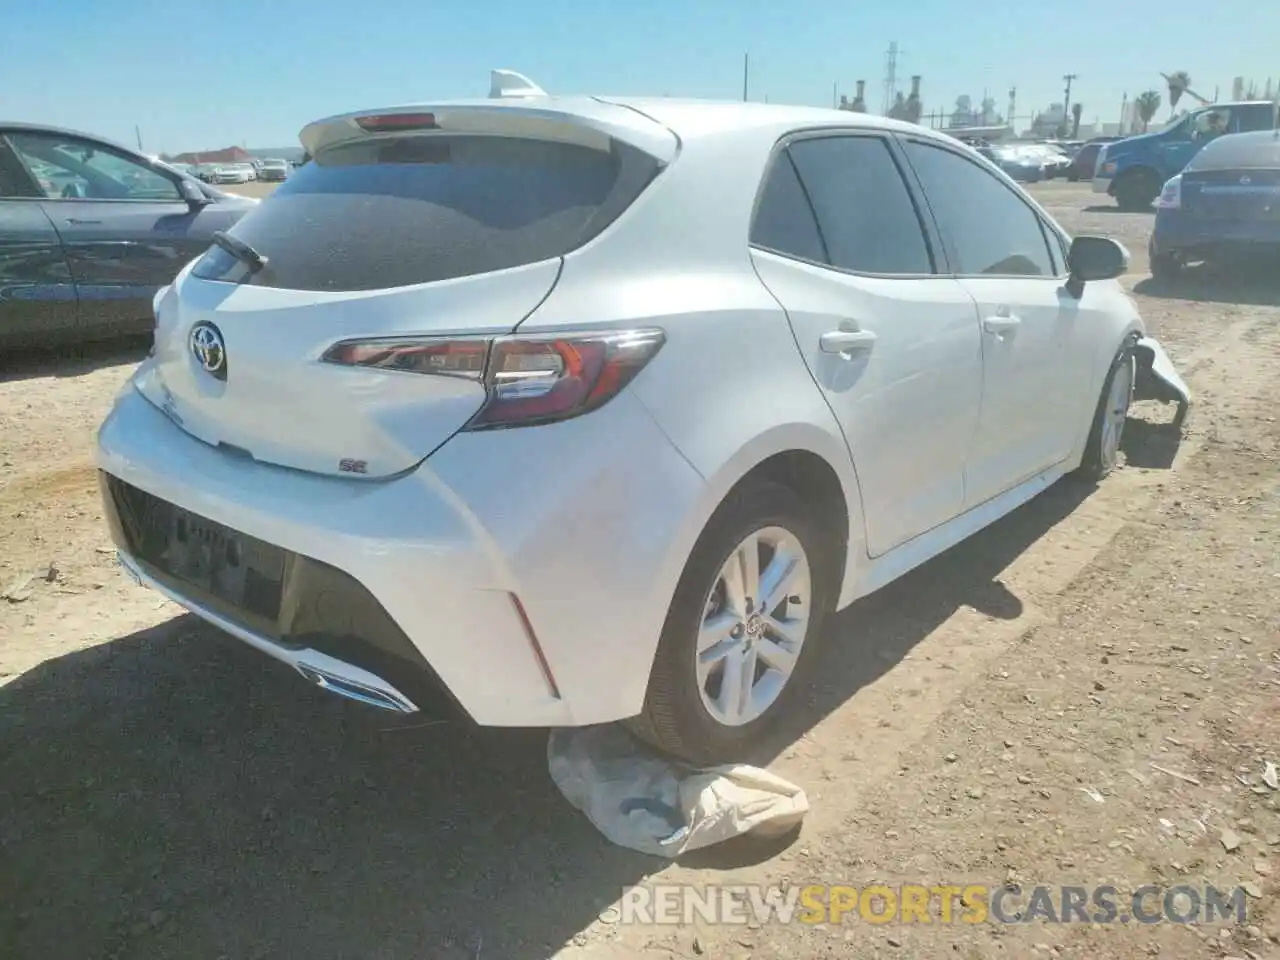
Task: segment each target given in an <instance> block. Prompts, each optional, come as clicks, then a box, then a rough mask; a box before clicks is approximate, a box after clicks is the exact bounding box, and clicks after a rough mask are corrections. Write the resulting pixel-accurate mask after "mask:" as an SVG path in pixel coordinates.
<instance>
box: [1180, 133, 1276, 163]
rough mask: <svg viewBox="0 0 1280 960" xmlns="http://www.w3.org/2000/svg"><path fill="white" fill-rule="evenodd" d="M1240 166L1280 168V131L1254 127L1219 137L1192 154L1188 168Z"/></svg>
mask: <svg viewBox="0 0 1280 960" xmlns="http://www.w3.org/2000/svg"><path fill="white" fill-rule="evenodd" d="M1239 167H1253V168H1261V167H1266V168H1271V169H1280V134H1277V131H1275V130H1254V131H1252V132H1250V133H1232V134H1228V135H1227V136H1225V137H1218V139H1216V140H1214V141H1213V142H1211V143H1209V144H1206V145H1205V147H1204V149H1203V150H1201V151H1200V152H1199V153H1197V154H1196V155H1195V156H1194V157H1192V158H1191V161H1190V162H1189V163H1188V164H1187V167H1186V169H1187V170H1231V169H1235V168H1239Z"/></svg>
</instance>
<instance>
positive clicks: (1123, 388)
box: [1079, 344, 1134, 482]
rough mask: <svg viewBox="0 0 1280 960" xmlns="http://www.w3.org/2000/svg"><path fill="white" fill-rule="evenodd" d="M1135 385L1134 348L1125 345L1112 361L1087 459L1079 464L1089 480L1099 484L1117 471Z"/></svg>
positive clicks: (1095, 418)
mask: <svg viewBox="0 0 1280 960" xmlns="http://www.w3.org/2000/svg"><path fill="white" fill-rule="evenodd" d="M1133 382H1134V358H1133V348H1132V345H1130V344H1125V346H1124V348H1123V349H1121V351H1120V352H1119V353H1118V354H1116V358H1115V359H1114V360H1113V361H1112V362H1111V369H1110V370H1108V371H1107V378H1106V380H1105V381H1103V384H1102V396H1101V397H1099V399H1098V407H1097V410H1096V411H1095V413H1094V417H1093V426H1092V427H1091V428H1090V430H1089V440H1088V442H1087V445H1086V447H1085V451H1084V459H1083V460H1082V461H1081V462H1080V470H1079V474H1080V476H1082V477H1084V478H1085V479H1087V480H1092V481H1094V482H1097V481H1099V480H1101V479H1103V478H1104V477H1105V476H1107V474H1109V473H1110V472H1111V471H1112V470H1114V469H1115V468H1116V463H1117V462H1118V461H1119V459H1120V443H1121V441H1122V440H1123V439H1124V426H1125V423H1126V422H1127V421H1128V419H1129V406H1130V404H1131V403H1132V402H1133Z"/></svg>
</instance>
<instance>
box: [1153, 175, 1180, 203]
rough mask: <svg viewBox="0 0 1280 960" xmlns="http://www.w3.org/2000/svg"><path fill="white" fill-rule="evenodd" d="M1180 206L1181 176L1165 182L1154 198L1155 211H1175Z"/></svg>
mask: <svg viewBox="0 0 1280 960" xmlns="http://www.w3.org/2000/svg"><path fill="white" fill-rule="evenodd" d="M1181 206H1182V174H1178V175H1177V176H1176V177H1173V178H1172V179H1170V180H1169V181H1167V182H1166V183H1165V185H1164V189H1162V190H1161V191H1160V196H1159V197H1157V198H1156V209H1157V210H1177V209H1179V208H1180V207H1181Z"/></svg>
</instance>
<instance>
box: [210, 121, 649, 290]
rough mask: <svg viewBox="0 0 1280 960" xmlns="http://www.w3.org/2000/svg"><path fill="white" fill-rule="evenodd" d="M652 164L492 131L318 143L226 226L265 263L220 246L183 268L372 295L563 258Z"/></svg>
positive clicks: (216, 276) (626, 198) (612, 215)
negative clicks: (255, 264) (257, 265)
mask: <svg viewBox="0 0 1280 960" xmlns="http://www.w3.org/2000/svg"><path fill="white" fill-rule="evenodd" d="M659 167H660V164H659V161H657V160H656V159H654V158H653V157H650V156H649V155H647V154H645V153H643V152H641V151H639V150H635V149H634V148H631V147H628V146H627V145H625V144H620V143H617V142H614V143H613V145H612V147H611V149H610V150H609V151H607V152H606V151H602V150H595V149H591V148H588V147H583V146H578V145H575V144H568V143H556V142H550V141H543V140H532V139H517V138H508V137H492V136H443V135H432V136H425V137H423V136H419V137H396V138H388V139H377V140H365V141H361V142H359V143H355V144H349V145H340V146H337V147H333V148H331V149H329V150H325V151H322V152H321V153H320V154H318V155H317V156H316V157H314V158H313V159H312V160H311V162H310V163H307V164H305V165H304V166H302V167H300V168H299V169H298V170H297V171H295V172H294V173H293V175H292V176H290V177H289V178H288V179H287V180H285V181H284V182H283V183H282V184H281V185H280V187H279V189H277V190H276V191H275V193H274V194H272V195H271V196H270V197H269V198H268V199H267V200H265V201H264V202H263V203H262V204H260V205H259V206H258V207H256V208H255V209H254V210H252V211H250V212H249V213H248V214H246V215H245V216H244V217H243V218H242V219H241V220H240V221H239V222H238V223H237V224H236V225H235V226H234V227H233V228H232V229H230V230H229V231H228V233H230V234H231V235H232V236H233V237H235V238H236V239H238V240H241V241H243V242H244V243H247V244H248V245H249V246H251V247H252V248H253V249H254V250H256V251H257V252H258V253H259V254H260V255H261V256H263V257H265V258H266V260H267V264H266V266H264V267H263V268H262V269H260V270H258V271H257V272H250V271H249V269H248V268H247V267H246V265H245V264H244V263H242V262H241V261H240V260H238V259H236V258H235V257H234V256H232V255H231V254H229V253H228V252H226V251H225V250H223V249H222V248H220V247H213V248H211V249H210V250H209V251H208V252H207V253H206V254H205V255H204V256H203V257H202V258H201V259H200V261H199V262H198V263H197V264H196V266H195V268H194V270H193V272H194V274H195V275H196V276H198V277H202V278H204V279H207V280H222V281H228V282H233V283H245V284H253V285H258V286H268V287H281V288H287V289H293V290H328V291H353V290H376V289H385V288H389V287H400V286H408V285H411V284H419V283H431V282H433V281H438V280H449V279H453V278H456V277H466V276H472V275H475V274H481V273H487V272H490V271H493V270H502V269H505V268H509V267H517V266H522V265H524V264H529V263H536V262H538V261H541V260H547V259H550V258H553V257H558V256H562V255H564V254H566V253H568V252H570V251H571V250H574V249H575V248H577V247H579V246H581V245H582V244H584V243H586V242H587V241H588V240H590V239H591V238H592V237H593V236H595V235H596V234H598V233H599V232H600V231H601V230H603V229H604V228H605V227H606V226H608V225H609V223H611V222H612V221H613V220H614V219H616V218H617V217H618V215H619V214H621V213H622V212H623V210H625V209H626V208H627V206H629V205H630V204H631V202H632V201H634V200H635V198H636V197H637V196H638V195H639V194H640V192H641V191H643V190H644V188H645V187H646V186H647V185H648V184H649V182H650V181H651V180H652V179H653V177H654V175H655V174H656V173H657V172H658V169H659Z"/></svg>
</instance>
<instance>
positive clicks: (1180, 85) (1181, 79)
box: [1168, 70, 1191, 116]
mask: <svg viewBox="0 0 1280 960" xmlns="http://www.w3.org/2000/svg"><path fill="white" fill-rule="evenodd" d="M1168 79H1169V116H1173V111H1174V110H1176V109H1178V101H1179V100H1181V99H1182V94H1183V93H1184V92H1186V91H1187V90H1189V89H1191V74H1189V73H1187V71H1185V70H1175V71H1174V72H1173V73H1171V74H1169V77H1168Z"/></svg>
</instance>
